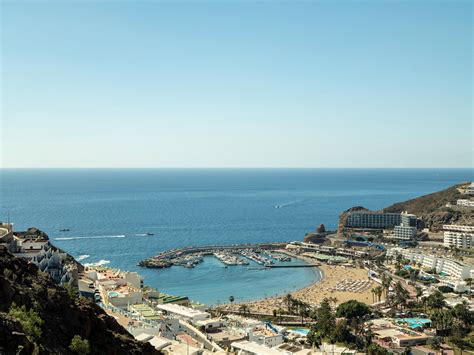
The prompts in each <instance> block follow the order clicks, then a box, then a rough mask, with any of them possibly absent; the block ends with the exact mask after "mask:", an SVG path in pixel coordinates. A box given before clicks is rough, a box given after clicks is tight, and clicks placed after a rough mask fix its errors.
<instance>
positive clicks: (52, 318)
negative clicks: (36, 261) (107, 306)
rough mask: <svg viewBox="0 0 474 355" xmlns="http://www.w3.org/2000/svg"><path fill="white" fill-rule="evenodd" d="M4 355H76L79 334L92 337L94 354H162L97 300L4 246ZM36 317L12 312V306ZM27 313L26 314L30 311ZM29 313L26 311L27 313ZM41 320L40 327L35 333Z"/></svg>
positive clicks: (0, 340) (0, 327) (0, 313)
mask: <svg viewBox="0 0 474 355" xmlns="http://www.w3.org/2000/svg"><path fill="white" fill-rule="evenodd" d="M0 300H1V302H0V353H6V354H10V353H16V352H17V350H18V349H19V348H23V351H22V352H21V353H27V354H30V353H35V352H36V353H39V354H50V353H57V354H74V352H72V351H71V350H70V344H71V341H72V339H73V337H74V336H76V335H78V336H80V337H81V338H82V339H87V340H88V342H89V346H90V353H91V354H158V353H159V352H158V351H156V350H155V349H154V348H153V347H152V346H151V345H150V344H145V343H141V342H138V341H136V340H134V339H133V337H132V336H131V335H130V334H129V333H128V332H127V331H126V330H125V329H124V328H123V327H122V326H120V325H119V324H118V323H117V322H116V321H115V319H113V318H112V317H109V316H108V315H107V314H106V313H105V312H104V311H103V310H102V309H101V308H100V307H99V306H97V305H96V304H94V303H92V302H90V301H88V300H86V299H84V298H79V297H74V296H71V295H70V293H69V292H68V291H67V290H66V289H65V288H63V287H61V286H58V285H56V284H55V283H54V282H53V280H52V279H51V278H50V277H49V276H47V275H45V274H43V273H42V272H40V271H39V270H38V268H37V267H36V266H35V265H33V264H31V263H28V262H27V261H25V260H23V259H20V258H15V257H14V256H13V255H11V254H10V253H8V252H7V250H6V249H5V248H3V247H1V246H0ZM13 303H14V304H16V305H17V306H25V310H27V311H28V312H29V310H32V311H33V313H34V317H36V318H39V321H37V323H35V321H34V320H31V319H36V318H34V317H33V316H31V314H30V315H27V316H25V317H23V318H22V317H21V316H18V315H14V314H13V315H12V314H11V312H10V314H9V311H11V310H12V304H13ZM24 313H25V312H24ZM25 314H26V313H25ZM32 324H36V327H37V331H36V332H35V331H32V328H34V326H32Z"/></svg>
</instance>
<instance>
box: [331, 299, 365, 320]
mask: <svg viewBox="0 0 474 355" xmlns="http://www.w3.org/2000/svg"><path fill="white" fill-rule="evenodd" d="M370 312H371V311H370V307H369V306H367V305H366V304H365V303H362V302H359V301H356V300H350V301H347V302H344V303H341V304H340V305H339V306H338V307H337V309H336V316H337V317H338V318H341V317H344V318H346V319H347V320H349V321H352V319H356V320H357V322H360V321H361V320H362V318H363V317H365V316H366V315H368V314H370Z"/></svg>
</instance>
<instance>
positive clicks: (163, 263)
mask: <svg viewBox="0 0 474 355" xmlns="http://www.w3.org/2000/svg"><path fill="white" fill-rule="evenodd" d="M285 247H286V243H260V244H239V245H237V244H234V245H208V246H190V247H185V248H178V249H172V250H167V251H164V252H161V253H160V254H158V255H156V256H153V257H151V258H148V259H145V260H142V261H140V262H139V263H138V265H139V266H141V267H145V268H158V269H159V268H167V267H171V266H173V265H181V266H184V267H188V268H192V267H194V266H196V265H197V264H199V263H200V262H201V261H202V260H203V258H204V256H215V257H216V258H217V259H218V260H220V261H221V262H222V263H223V264H224V265H226V266H230V265H247V264H248V262H247V261H246V260H251V261H253V262H255V263H257V264H260V265H263V266H270V265H272V264H273V262H274V260H278V261H290V260H291V258H290V257H289V256H287V255H283V254H280V253H276V251H277V250H279V249H284V248H285Z"/></svg>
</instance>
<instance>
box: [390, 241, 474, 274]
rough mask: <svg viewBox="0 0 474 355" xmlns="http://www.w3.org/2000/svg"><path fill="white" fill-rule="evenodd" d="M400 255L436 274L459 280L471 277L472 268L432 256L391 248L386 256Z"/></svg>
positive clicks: (473, 268) (458, 262)
mask: <svg viewBox="0 0 474 355" xmlns="http://www.w3.org/2000/svg"><path fill="white" fill-rule="evenodd" d="M396 254H401V255H402V256H403V257H404V258H405V259H408V260H410V262H414V263H417V264H421V266H422V267H424V268H427V269H435V270H436V272H437V273H444V274H446V275H449V276H451V277H453V278H456V279H459V280H465V279H468V278H470V277H471V271H474V266H472V265H467V264H464V263H462V262H460V261H457V260H452V259H447V258H443V257H439V256H436V255H432V254H421V253H417V252H416V251H415V250H413V249H402V248H392V249H389V250H387V255H388V256H394V255H396Z"/></svg>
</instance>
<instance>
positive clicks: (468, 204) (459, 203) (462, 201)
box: [456, 198, 474, 207]
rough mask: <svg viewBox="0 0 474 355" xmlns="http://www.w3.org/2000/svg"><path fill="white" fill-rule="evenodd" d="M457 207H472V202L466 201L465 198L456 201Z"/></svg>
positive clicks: (473, 205)
mask: <svg viewBox="0 0 474 355" xmlns="http://www.w3.org/2000/svg"><path fill="white" fill-rule="evenodd" d="M456 205H457V206H461V207H474V200H468V199H466V198H461V199H459V200H457V201H456Z"/></svg>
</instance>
